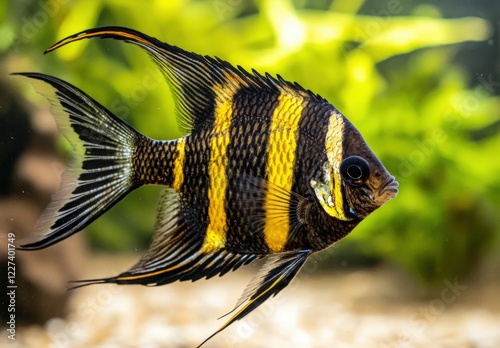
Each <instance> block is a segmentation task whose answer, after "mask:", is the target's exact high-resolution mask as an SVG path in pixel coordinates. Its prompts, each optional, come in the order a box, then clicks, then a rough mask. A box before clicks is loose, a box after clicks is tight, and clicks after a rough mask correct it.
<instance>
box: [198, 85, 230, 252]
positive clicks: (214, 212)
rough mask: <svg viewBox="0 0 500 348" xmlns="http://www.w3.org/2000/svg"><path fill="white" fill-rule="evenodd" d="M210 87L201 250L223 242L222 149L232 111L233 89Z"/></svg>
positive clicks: (219, 246)
mask: <svg viewBox="0 0 500 348" xmlns="http://www.w3.org/2000/svg"><path fill="white" fill-rule="evenodd" d="M213 88H214V92H215V93H216V95H217V96H218V98H216V107H215V123H214V127H213V131H212V137H211V139H210V162H209V165H208V177H209V180H210V186H209V188H208V219H209V224H208V228H207V231H206V236H205V241H204V243H203V247H202V251H203V252H214V251H217V250H220V249H222V248H223V247H224V246H225V244H226V234H227V223H226V209H225V201H226V189H227V177H226V168H227V154H226V152H227V146H228V145H229V142H230V141H231V139H230V137H229V127H230V125H231V118H232V115H233V105H232V101H233V95H234V93H236V89H234V88H229V86H224V85H216V86H214V87H213ZM222 91H224V92H225V93H224V92H222ZM221 92H222V93H221Z"/></svg>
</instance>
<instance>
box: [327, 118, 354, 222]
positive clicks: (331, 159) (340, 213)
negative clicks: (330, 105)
mask: <svg viewBox="0 0 500 348" xmlns="http://www.w3.org/2000/svg"><path fill="white" fill-rule="evenodd" d="M343 133H344V121H343V119H342V115H340V114H339V113H337V112H334V113H332V115H331V116H330V121H329V123H328V131H327V133H326V139H325V148H326V154H327V158H328V169H329V171H330V176H333V180H330V182H329V186H330V194H331V195H332V196H333V197H332V199H331V200H329V201H330V202H328V203H327V202H323V201H321V203H322V205H323V208H325V210H326V211H327V213H328V214H329V215H331V216H333V217H336V218H337V219H340V220H348V218H347V216H346V215H345V212H344V201H343V197H342V178H341V177H340V164H341V162H342V151H343V149H342V134H343ZM325 204H326V205H325Z"/></svg>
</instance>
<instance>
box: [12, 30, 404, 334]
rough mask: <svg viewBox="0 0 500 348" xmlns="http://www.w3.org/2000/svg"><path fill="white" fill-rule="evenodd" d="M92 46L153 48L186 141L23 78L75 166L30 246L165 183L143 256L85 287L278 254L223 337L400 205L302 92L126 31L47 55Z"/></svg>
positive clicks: (380, 169) (54, 83)
mask: <svg viewBox="0 0 500 348" xmlns="http://www.w3.org/2000/svg"><path fill="white" fill-rule="evenodd" d="M91 37H100V38H112V39H117V40H123V41H126V42H130V43H133V44H135V45H138V46H139V47H141V48H143V49H145V50H146V51H147V52H148V54H149V55H150V56H151V58H152V59H153V60H154V61H155V62H156V64H158V66H159V68H160V69H161V71H162V72H163V74H164V75H165V77H166V80H167V82H168V83H169V85H170V87H171V88H172V90H173V92H174V95H175V98H176V101H177V103H176V111H177V116H178V118H179V120H180V124H182V127H183V128H184V130H186V132H187V133H188V135H186V136H185V137H182V138H180V139H177V140H167V141H158V140H153V139H150V138H148V137H146V136H144V135H142V134H140V133H138V132H137V131H135V130H134V129H132V128H131V127H130V126H128V125H127V124H126V123H124V122H123V121H121V120H120V119H118V118H117V117H116V116H114V115H113V114H112V113H111V112H110V111H108V110H107V109H106V108H105V107H103V106H102V105H100V104H99V103H98V102H96V101H95V100H94V99H92V98H91V97H90V96H89V95H87V94H86V93H85V92H83V91H81V90H79V89H78V88H76V87H74V86H72V85H70V84H68V83H67V82H64V81H62V80H60V79H58V78H55V77H52V76H48V75H43V74H39V73H20V74H19V75H24V76H27V77H29V78H31V79H34V80H33V81H32V82H33V83H34V84H35V87H36V88H37V90H38V91H39V92H40V93H41V94H42V95H44V96H46V97H47V98H48V99H49V101H50V103H51V105H52V111H53V115H54V117H55V119H56V121H57V126H58V128H59V130H60V131H61V132H62V133H63V134H64V135H65V136H66V137H67V138H68V139H69V141H70V142H71V143H72V144H73V146H74V152H75V157H76V160H75V161H74V163H73V164H72V167H71V168H70V169H69V170H67V171H66V172H65V173H64V175H63V180H62V185H61V188H60V190H59V192H58V193H57V194H56V195H55V196H54V198H53V200H52V202H51V203H50V205H49V206H48V208H47V209H46V210H45V212H44V213H43V215H42V216H41V217H40V219H39V221H38V225H37V227H36V233H37V234H38V235H39V237H38V239H37V240H36V241H34V242H32V243H29V244H26V245H23V246H22V247H21V248H22V249H31V250H32V249H41V248H45V247H48V246H50V245H52V244H54V243H57V242H59V241H61V240H63V239H65V238H67V237H69V236H70V235H72V234H74V233H76V232H78V231H80V230H81V229H83V228H84V227H85V226H87V225H88V224H90V223H91V222H92V221H94V220H95V219H96V218H98V217H99V216H100V215H101V214H103V213H104V212H105V211H107V210H108V209H109V208H110V207H112V206H113V205H114V204H115V203H116V202H118V201H119V200H120V199H121V198H123V197H124V196H125V195H126V194H128V193H129V192H130V191H132V190H134V189H136V188H138V187H140V186H142V185H149V184H156V185H163V186H166V188H165V189H164V191H163V194H162V196H161V200H160V202H159V207H158V217H157V220H156V224H155V228H154V234H153V239H152V243H151V246H150V248H149V250H148V251H147V253H146V254H145V255H144V256H143V257H142V258H141V259H140V261H139V262H138V263H137V264H136V265H135V266H134V267H132V268H131V269H130V270H128V271H126V272H124V273H122V274H119V275H117V276H114V277H110V278H105V279H96V280H89V281H84V282H85V283H84V284H93V283H117V284H144V285H162V284H167V283H170V282H173V281H176V280H181V281H182V280H193V281H194V280H197V279H200V278H204V277H205V278H210V277H213V276H215V275H223V274H225V273H226V272H228V271H232V270H235V269H237V268H238V267H240V266H241V265H244V264H248V263H250V262H252V261H253V260H256V259H260V258H263V257H265V256H268V255H272V256H271V257H269V258H268V259H267V261H266V263H265V264H264V266H263V267H262V269H261V270H260V271H259V273H258V274H257V275H256V276H255V278H254V279H253V280H252V281H251V282H250V284H249V285H248V287H247V289H246V290H245V292H244V293H243V295H242V297H241V299H240V300H239V301H238V303H237V305H236V307H235V312H234V314H233V315H232V317H231V318H230V319H229V320H228V321H227V322H226V323H225V324H224V325H223V326H222V327H221V328H220V329H219V330H218V331H217V332H215V333H214V334H213V335H215V334H216V333H218V332H220V331H221V330H223V329H224V328H226V327H227V326H228V325H229V324H231V323H232V322H234V321H236V320H239V319H241V318H243V317H244V316H245V315H247V314H248V313H250V312H251V311H252V310H253V309H255V308H256V307H257V306H259V305H260V304H262V303H263V302H264V301H265V300H266V299H268V298H269V297H271V296H274V295H276V294H277V293H278V292H279V291H281V290H282V289H283V288H284V287H286V286H287V285H288V284H289V283H290V281H291V280H292V279H293V278H294V277H295V275H296V274H297V272H298V271H299V269H300V268H301V266H302V265H303V264H304V262H305V261H306V259H307V258H308V257H309V256H310V255H311V254H313V253H315V252H317V251H319V250H322V249H324V248H327V247H328V246H330V245H332V244H333V243H335V242H336V241H338V240H340V239H341V238H343V237H344V236H346V235H347V234H348V233H349V232H351V231H352V229H353V228H354V227H355V226H356V225H357V224H358V223H359V222H360V221H361V220H363V219H364V218H365V217H366V216H367V215H368V214H370V213H371V212H372V211H374V210H375V209H377V208H379V207H380V206H382V205H383V204H384V203H385V202H387V201H388V200H390V199H392V198H394V197H395V196H396V194H397V186H398V183H397V182H396V181H395V180H394V177H393V176H391V175H390V174H389V173H388V172H387V170H386V169H385V168H384V166H383V165H382V164H381V163H380V161H379V160H378V159H377V157H376V156H375V155H374V154H373V153H372V151H371V150H370V149H369V148H368V146H367V145H366V143H365V141H364V140H363V138H362V136H361V135H360V133H359V132H358V131H357V130H356V128H354V126H353V125H352V124H351V123H350V122H349V121H348V120H347V119H346V118H345V117H344V116H343V115H342V114H341V113H340V112H339V111H338V110H337V109H335V107H333V106H332V105H331V104H330V103H329V102H328V101H326V100H325V99H323V98H321V97H320V96H319V95H316V94H314V93H312V92H311V91H309V90H305V89H304V88H302V87H301V86H299V85H298V84H297V83H290V82H287V81H285V80H283V79H282V78H281V77H280V76H278V77H277V78H274V77H272V76H270V75H268V74H266V75H265V76H262V75H260V74H259V73H257V72H256V71H253V72H252V73H249V72H247V71H246V70H244V69H243V68H241V67H238V68H234V67H233V66H232V65H231V64H229V63H228V62H225V61H223V60H220V59H217V58H211V57H208V56H201V55H198V54H194V53H189V52H186V51H184V50H182V49H180V48H178V47H175V46H171V45H169V44H166V43H163V42H160V41H158V40H157V39H155V38H152V37H149V36H147V35H145V34H142V33H140V32H137V31H134V30H131V29H127V28H121V27H105V28H97V29H90V30H86V31H83V32H80V33H78V34H75V35H73V36H70V37H68V38H66V39H64V40H62V41H60V42H58V43H57V44H55V45H53V46H52V47H50V48H49V49H48V50H47V52H49V51H52V50H55V49H57V48H59V47H61V46H64V45H66V44H68V43H71V42H74V41H77V40H81V39H86V38H91ZM213 335H212V336H213ZM212 336H210V337H212ZM210 337H209V338H210ZM205 342H206V341H205Z"/></svg>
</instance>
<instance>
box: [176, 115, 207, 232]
mask: <svg viewBox="0 0 500 348" xmlns="http://www.w3.org/2000/svg"><path fill="white" fill-rule="evenodd" d="M209 126H210V127H213V122H212V124H210V125H209ZM210 130H211V128H208V130H202V131H200V132H197V133H193V134H191V135H189V136H187V137H186V142H185V149H184V151H185V152H184V167H183V174H184V181H183V183H182V187H181V190H180V193H181V198H180V199H181V204H180V207H181V210H182V214H183V216H184V218H185V221H186V225H187V228H188V229H189V230H190V231H193V232H196V233H199V235H200V239H201V240H203V239H204V237H205V235H206V231H207V228H208V223H209V221H208V205H209V201H208V188H209V186H210V179H209V177H208V166H209V162H210Z"/></svg>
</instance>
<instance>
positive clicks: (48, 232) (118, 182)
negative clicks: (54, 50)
mask: <svg viewBox="0 0 500 348" xmlns="http://www.w3.org/2000/svg"><path fill="white" fill-rule="evenodd" d="M14 75H20V76H24V77H26V78H29V79H30V80H29V82H30V83H31V84H32V85H33V86H34V87H35V89H36V90H37V92H38V93H40V94H41V95H43V96H44V97H46V98H47V99H48V100H49V102H50V104H51V110H52V114H53V116H54V118H55V120H56V124H57V127H58V129H59V130H60V131H61V132H62V134H63V135H64V136H65V137H66V138H67V139H68V140H69V142H70V143H71V145H72V146H73V149H74V152H73V156H74V157H73V160H72V161H71V163H70V167H69V168H68V169H67V170H66V171H65V172H64V173H63V175H62V181H61V186H60V188H59V191H58V192H57V193H56V194H55V195H54V196H53V197H52V200H51V203H50V204H49V206H48V207H47V208H46V209H45V211H44V212H43V214H42V215H41V216H40V218H39V219H38V222H37V226H36V228H35V238H36V239H35V241H33V242H29V243H27V244H24V245H22V246H20V247H19V248H20V249H41V248H45V247H47V246H49V245H52V244H54V243H56V242H58V241H60V240H63V239H65V238H67V237H69V236H70V235H72V234H74V233H76V232H78V231H80V230H81V229H83V228H84V227H85V226H87V225H88V224H90V223H91V222H92V221H94V220H95V219H96V218H97V217H99V216H100V215H101V214H103V213H104V212H105V211H107V210H108V209H109V208H110V207H111V206H113V205H114V204H115V203H116V202H117V201H119V200H120V199H121V198H122V197H123V196H125V195H126V194H127V193H128V192H130V191H131V190H132V189H133V188H134V185H133V180H132V176H133V168H132V161H131V156H132V153H133V151H134V144H135V141H136V138H137V137H139V136H141V135H140V134H139V133H137V132H135V131H134V130H133V129H132V128H130V127H129V126H128V125H126V124H125V123H124V122H123V121H121V120H120V119H118V118H117V117H115V116H114V115H113V114H112V113H111V112H109V111H108V110H107V109H105V108H104V107H103V106H101V105H100V104H99V103H97V102H96V101H95V100H93V99H92V98H91V97H90V96H88V95H87V94H85V93H84V92H83V91H81V90H79V89H78V88H76V87H74V86H72V85H70V84H68V83H66V82H64V81H62V80H60V79H57V78H55V77H52V76H48V75H44V74H39V73H18V74H14ZM96 172H101V173H104V174H105V175H103V176H97V175H94V174H93V173H96Z"/></svg>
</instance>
